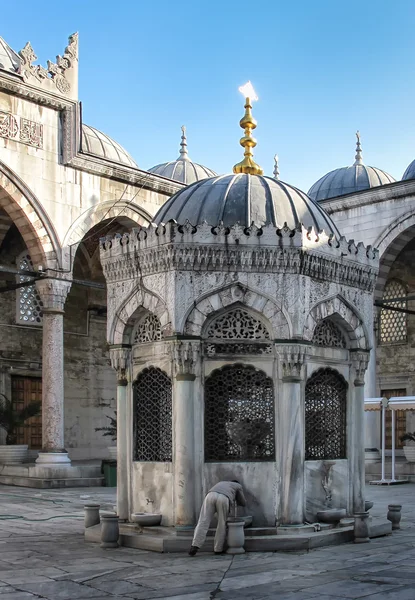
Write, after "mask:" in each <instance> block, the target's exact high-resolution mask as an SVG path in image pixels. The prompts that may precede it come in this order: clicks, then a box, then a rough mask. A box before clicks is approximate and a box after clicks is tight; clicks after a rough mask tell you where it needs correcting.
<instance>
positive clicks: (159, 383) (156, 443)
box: [133, 367, 172, 462]
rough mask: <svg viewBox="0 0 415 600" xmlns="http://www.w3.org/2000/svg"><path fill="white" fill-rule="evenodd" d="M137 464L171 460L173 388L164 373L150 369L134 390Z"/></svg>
mask: <svg viewBox="0 0 415 600" xmlns="http://www.w3.org/2000/svg"><path fill="white" fill-rule="evenodd" d="M133 391H134V460H137V461H155V462H170V461H171V459H172V386H171V380H170V377H168V375H167V374H166V373H164V371H162V370H161V369H158V368H156V367H149V368H148V369H144V371H142V372H141V373H140V374H139V376H138V377H137V379H136V381H135V383H134V386H133Z"/></svg>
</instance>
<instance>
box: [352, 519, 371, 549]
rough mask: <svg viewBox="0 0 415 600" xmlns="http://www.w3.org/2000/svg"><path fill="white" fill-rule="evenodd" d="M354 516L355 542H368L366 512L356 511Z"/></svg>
mask: <svg viewBox="0 0 415 600" xmlns="http://www.w3.org/2000/svg"><path fill="white" fill-rule="evenodd" d="M353 516H354V542H355V544H364V543H365V542H370V538H369V524H368V522H367V520H368V518H369V513H368V512H361V513H356V514H354V515H353Z"/></svg>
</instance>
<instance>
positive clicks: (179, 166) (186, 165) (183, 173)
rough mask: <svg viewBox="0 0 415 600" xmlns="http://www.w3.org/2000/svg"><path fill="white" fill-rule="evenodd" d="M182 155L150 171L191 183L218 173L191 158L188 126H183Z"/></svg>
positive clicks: (187, 183)
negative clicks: (189, 154) (188, 143)
mask: <svg viewBox="0 0 415 600" xmlns="http://www.w3.org/2000/svg"><path fill="white" fill-rule="evenodd" d="M180 146H181V148H180V155H179V158H178V159H177V160H173V161H171V162H166V163H162V164H160V165H156V166H155V167H152V168H151V169H149V172H150V173H155V174H156V175H161V176H162V177H167V178H168V179H174V181H179V182H180V183H185V184H186V185H190V184H191V183H194V182H195V181H200V180H201V179H206V178H207V177H214V176H215V175H216V173H215V172H214V171H212V170H211V169H208V168H207V167H204V166H203V165H199V164H197V163H194V162H193V161H191V160H190V158H189V157H188V154H187V139H186V128H185V127H184V125H183V127H182V141H181V144H180Z"/></svg>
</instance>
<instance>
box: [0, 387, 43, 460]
mask: <svg viewBox="0 0 415 600" xmlns="http://www.w3.org/2000/svg"><path fill="white" fill-rule="evenodd" d="M41 411H42V403H41V402H40V401H36V402H30V404H28V405H27V406H25V407H23V408H21V409H17V408H16V407H15V406H14V405H13V402H12V400H9V398H7V396H5V395H4V394H0V429H1V430H2V433H3V435H2V437H3V439H2V440H1V441H2V442H3V443H2V444H0V464H16V463H22V462H24V461H25V459H26V457H27V450H28V445H27V444H16V441H17V435H18V430H19V428H21V427H28V424H27V423H26V421H27V420H28V419H31V418H32V417H38V416H39V415H40V414H41ZM4 442H5V443H4Z"/></svg>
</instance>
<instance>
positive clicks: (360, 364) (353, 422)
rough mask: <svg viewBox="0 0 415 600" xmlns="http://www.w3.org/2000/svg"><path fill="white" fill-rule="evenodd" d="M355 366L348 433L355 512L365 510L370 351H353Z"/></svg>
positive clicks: (353, 363) (353, 366)
mask: <svg viewBox="0 0 415 600" xmlns="http://www.w3.org/2000/svg"><path fill="white" fill-rule="evenodd" d="M351 357H352V368H353V392H352V393H353V397H352V398H351V402H352V410H351V411H350V412H349V415H350V423H349V426H348V434H349V436H350V438H351V439H350V442H349V452H350V463H351V464H350V478H351V483H352V488H353V490H352V508H353V513H359V512H364V510H365V432H364V419H365V408H364V401H365V393H364V392H365V372H366V370H367V366H368V363H369V353H368V352H363V351H358V352H352V353H351Z"/></svg>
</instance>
